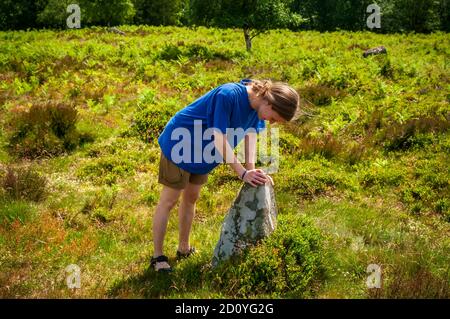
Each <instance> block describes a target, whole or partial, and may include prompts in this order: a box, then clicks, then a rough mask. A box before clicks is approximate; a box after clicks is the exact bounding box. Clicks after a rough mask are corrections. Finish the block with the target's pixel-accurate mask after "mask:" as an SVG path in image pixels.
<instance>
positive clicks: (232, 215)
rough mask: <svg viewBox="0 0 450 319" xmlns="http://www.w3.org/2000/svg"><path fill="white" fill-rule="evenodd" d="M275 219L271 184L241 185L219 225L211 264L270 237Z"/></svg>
mask: <svg viewBox="0 0 450 319" xmlns="http://www.w3.org/2000/svg"><path fill="white" fill-rule="evenodd" d="M276 221H277V207H276V203H275V193H274V190H273V186H272V185H271V184H270V183H267V184H265V185H262V186H258V187H252V186H250V185H248V184H244V185H243V186H242V188H241V190H240V191H239V195H238V196H237V198H236V199H235V201H234V203H233V206H231V208H230V210H229V211H228V214H227V216H226V217H225V221H224V223H223V225H222V230H221V233H220V239H219V242H218V243H217V245H216V248H215V249H214V256H213V259H212V265H213V267H215V266H217V265H218V264H219V262H221V261H224V260H227V259H229V258H230V257H231V256H234V255H237V254H239V252H240V251H242V250H243V249H245V248H246V247H247V246H249V245H254V244H256V243H257V242H258V241H259V240H261V239H263V238H265V237H267V236H269V235H270V234H271V233H272V232H273V231H274V230H275V227H276Z"/></svg>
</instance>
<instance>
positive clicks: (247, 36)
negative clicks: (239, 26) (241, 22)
mask: <svg viewBox="0 0 450 319" xmlns="http://www.w3.org/2000/svg"><path fill="white" fill-rule="evenodd" d="M244 39H245V45H246V47H247V51H251V50H252V38H251V37H250V29H249V28H245V27H244Z"/></svg>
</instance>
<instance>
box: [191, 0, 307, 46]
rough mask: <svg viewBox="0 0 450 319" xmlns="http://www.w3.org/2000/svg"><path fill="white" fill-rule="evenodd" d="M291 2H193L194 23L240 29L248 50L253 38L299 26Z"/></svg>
mask: <svg viewBox="0 0 450 319" xmlns="http://www.w3.org/2000/svg"><path fill="white" fill-rule="evenodd" d="M291 2H292V1H291V0H275V1H271V0H209V1H206V0H192V2H191V10H192V14H193V15H192V17H193V22H194V23H196V22H197V23H198V22H200V24H206V25H211V26H217V27H239V28H242V29H243V31H244V39H245V44H246V47H247V50H248V51H250V50H251V48H252V39H253V38H254V37H256V36H257V35H258V34H260V33H262V32H265V31H267V30H269V29H276V28H288V27H295V26H298V25H299V24H300V23H301V21H302V19H301V17H300V15H298V14H295V13H293V12H291V10H290V4H291Z"/></svg>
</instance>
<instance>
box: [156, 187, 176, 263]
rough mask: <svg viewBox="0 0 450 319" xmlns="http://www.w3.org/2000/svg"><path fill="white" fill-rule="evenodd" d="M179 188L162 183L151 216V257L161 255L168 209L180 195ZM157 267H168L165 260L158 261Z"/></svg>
mask: <svg viewBox="0 0 450 319" xmlns="http://www.w3.org/2000/svg"><path fill="white" fill-rule="evenodd" d="M180 193H181V189H174V188H171V187H168V186H166V185H163V189H162V190H161V196H160V198H159V203H158V205H157V206H156V212H155V215H154V216H153V247H154V251H153V257H158V256H161V255H163V244H164V237H165V235H166V229H167V222H168V221H169V213H170V210H171V209H172V208H173V207H174V206H175V204H176V203H177V201H178V197H179V196H180ZM157 267H158V268H168V267H169V265H168V264H167V263H165V262H163V263H158V264H157Z"/></svg>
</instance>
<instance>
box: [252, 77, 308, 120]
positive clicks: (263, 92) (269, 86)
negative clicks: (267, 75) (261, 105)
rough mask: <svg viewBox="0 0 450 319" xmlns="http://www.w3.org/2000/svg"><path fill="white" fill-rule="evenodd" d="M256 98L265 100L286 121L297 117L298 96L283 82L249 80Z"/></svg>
mask: <svg viewBox="0 0 450 319" xmlns="http://www.w3.org/2000/svg"><path fill="white" fill-rule="evenodd" d="M249 85H252V89H253V91H254V92H255V93H256V96H260V97H262V98H263V99H266V100H267V102H268V103H269V104H270V105H272V109H273V110H274V111H276V112H277V113H278V114H279V115H280V116H281V117H283V118H284V119H285V120H286V121H291V120H292V119H294V118H295V117H296V116H297V113H298V110H299V105H300V96H299V95H298V93H297V91H295V90H294V89H293V88H292V87H290V86H289V85H288V84H287V83H284V82H272V81H271V80H251V83H250V84H249Z"/></svg>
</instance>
